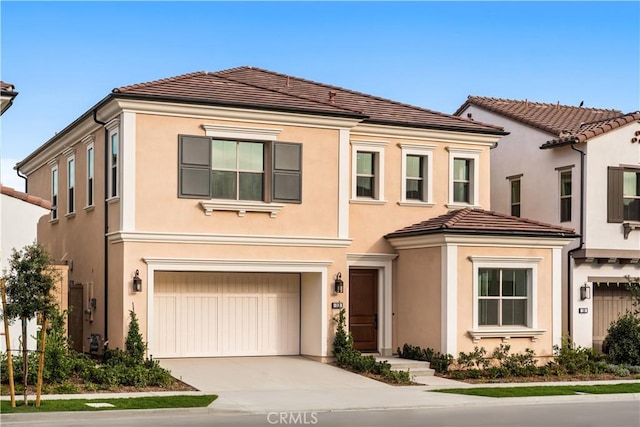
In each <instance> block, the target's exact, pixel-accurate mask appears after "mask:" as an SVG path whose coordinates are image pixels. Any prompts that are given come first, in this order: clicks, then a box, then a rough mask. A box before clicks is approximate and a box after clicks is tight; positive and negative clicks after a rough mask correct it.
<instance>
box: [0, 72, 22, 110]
mask: <svg viewBox="0 0 640 427" xmlns="http://www.w3.org/2000/svg"><path fill="white" fill-rule="evenodd" d="M16 96H18V92H16V91H15V86H13V85H12V84H11V83H5V82H3V81H1V80H0V115H2V114H4V112H5V111H7V109H8V108H9V107H11V104H13V99H14V98H15V97H16Z"/></svg>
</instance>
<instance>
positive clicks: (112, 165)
mask: <svg viewBox="0 0 640 427" xmlns="http://www.w3.org/2000/svg"><path fill="white" fill-rule="evenodd" d="M118 151H119V141H118V132H113V133H111V134H110V135H109V170H110V176H109V197H117V196H118V160H119V159H118Z"/></svg>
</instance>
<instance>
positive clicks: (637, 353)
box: [602, 312, 640, 365]
mask: <svg viewBox="0 0 640 427" xmlns="http://www.w3.org/2000/svg"><path fill="white" fill-rule="evenodd" d="M602 350H603V352H604V353H605V354H607V355H608V356H609V359H610V360H611V361H613V362H615V363H618V364H621V363H622V364H625V363H626V364H630V365H640V318H638V317H636V316H634V315H633V313H629V312H627V313H626V314H624V315H622V316H620V317H619V318H618V320H616V321H615V322H613V323H612V324H611V326H610V327H609V330H608V331H607V336H606V338H605V339H604V342H603V344H602Z"/></svg>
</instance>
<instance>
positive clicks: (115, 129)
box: [105, 118, 122, 201]
mask: <svg viewBox="0 0 640 427" xmlns="http://www.w3.org/2000/svg"><path fill="white" fill-rule="evenodd" d="M105 127H106V130H107V141H108V142H107V143H108V144H109V150H108V151H109V172H108V173H107V179H108V180H109V185H108V187H109V188H108V191H109V194H107V195H106V196H107V201H115V200H118V199H119V198H120V191H119V190H120V189H119V186H120V181H121V178H120V165H121V164H122V162H121V156H122V141H121V138H120V119H119V118H116V119H114V120H112V121H110V122H109V123H107V125H106V126H105ZM113 135H118V163H117V164H116V165H115V166H116V176H117V178H116V188H115V195H113V196H112V194H113V180H112V179H111V176H112V175H111V172H112V169H113V156H112V155H111V139H112V138H113Z"/></svg>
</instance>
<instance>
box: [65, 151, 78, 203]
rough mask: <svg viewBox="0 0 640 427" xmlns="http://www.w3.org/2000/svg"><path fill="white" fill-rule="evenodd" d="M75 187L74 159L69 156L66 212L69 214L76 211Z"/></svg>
mask: <svg viewBox="0 0 640 427" xmlns="http://www.w3.org/2000/svg"><path fill="white" fill-rule="evenodd" d="M75 187H76V159H75V157H73V156H72V157H69V158H68V159H67V213H68V214H71V213H74V212H75V211H76V200H75Z"/></svg>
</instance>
